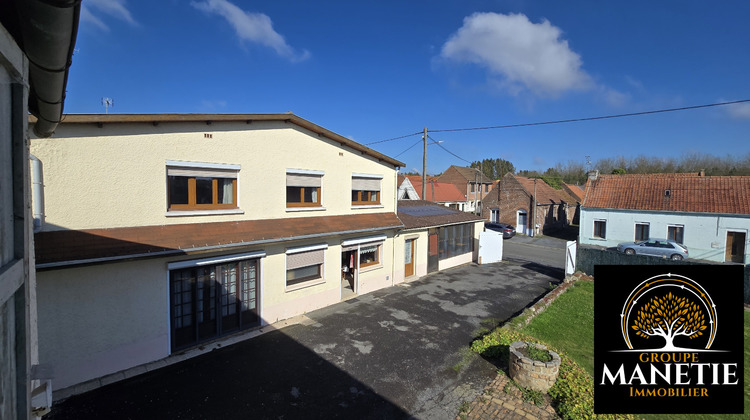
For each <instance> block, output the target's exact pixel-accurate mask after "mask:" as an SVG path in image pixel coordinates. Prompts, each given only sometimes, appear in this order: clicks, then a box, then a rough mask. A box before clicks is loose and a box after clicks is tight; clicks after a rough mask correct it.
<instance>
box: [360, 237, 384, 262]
mask: <svg viewBox="0 0 750 420" xmlns="http://www.w3.org/2000/svg"><path fill="white" fill-rule="evenodd" d="M381 246H382V244H380V243H379V244H374V245H362V246H360V248H359V266H360V267H372V266H375V265H378V264H380V249H381Z"/></svg>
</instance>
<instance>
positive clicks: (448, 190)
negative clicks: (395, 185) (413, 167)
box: [399, 175, 466, 211]
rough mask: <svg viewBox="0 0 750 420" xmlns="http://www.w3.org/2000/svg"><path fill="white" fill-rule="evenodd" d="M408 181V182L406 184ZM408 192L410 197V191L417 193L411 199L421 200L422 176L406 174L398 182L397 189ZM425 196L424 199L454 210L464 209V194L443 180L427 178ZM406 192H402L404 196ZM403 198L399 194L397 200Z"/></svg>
mask: <svg viewBox="0 0 750 420" xmlns="http://www.w3.org/2000/svg"><path fill="white" fill-rule="evenodd" d="M407 181H408V184H407ZM402 186H403V191H405V192H408V195H409V196H410V197H411V194H412V191H411V190H413V192H416V193H417V198H413V200H422V199H423V198H422V178H421V177H419V176H414V175H408V176H406V177H405V179H404V182H403V183H402V184H400V186H399V191H401V190H402ZM409 186H411V190H410V189H409ZM426 192H427V197H426V198H424V200H425V201H431V202H433V203H438V204H441V205H443V206H446V207H450V208H452V209H455V210H459V211H464V208H465V207H466V196H465V195H464V194H463V193H461V191H459V190H458V188H456V186H455V185H453V184H447V183H443V182H437V181H435V179H434V178H432V177H430V178H428V179H427V189H426ZM406 196H407V194H404V197H406ZM401 199H403V197H402V196H401V195H399V200H401Z"/></svg>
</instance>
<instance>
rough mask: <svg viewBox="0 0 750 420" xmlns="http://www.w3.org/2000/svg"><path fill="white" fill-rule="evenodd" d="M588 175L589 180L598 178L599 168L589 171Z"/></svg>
mask: <svg viewBox="0 0 750 420" xmlns="http://www.w3.org/2000/svg"><path fill="white" fill-rule="evenodd" d="M588 175H589V179H590V180H592V181H596V178H599V170H593V171H589V174H588Z"/></svg>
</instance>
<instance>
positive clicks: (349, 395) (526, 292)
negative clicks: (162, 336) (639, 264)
mask: <svg viewBox="0 0 750 420" xmlns="http://www.w3.org/2000/svg"><path fill="white" fill-rule="evenodd" d="M560 280H562V272H561V271H560V270H559V269H551V268H550V267H546V266H543V265H539V264H535V263H529V262H523V263H520V262H503V263H497V264H489V265H483V266H477V265H474V264H472V265H467V266H463V267H459V268H455V269H451V270H447V271H445V272H442V273H436V274H432V275H428V276H426V277H424V278H422V279H420V280H418V281H415V282H412V283H408V284H404V285H397V286H394V287H390V288H387V289H383V290H380V291H377V292H374V293H371V294H368V295H364V296H360V297H358V298H355V299H352V300H348V301H346V302H342V303H339V304H336V305H333V306H331V307H328V308H324V309H321V310H318V311H314V312H311V313H309V314H307V317H305V318H304V320H303V322H301V323H300V324H297V325H292V326H289V327H286V328H283V329H280V330H276V331H272V332H269V333H265V334H263V335H260V336H258V337H255V338H252V339H249V340H245V341H242V342H239V343H237V344H234V345H231V346H227V347H224V348H220V349H218V350H214V351H212V352H210V353H207V354H204V355H202V356H199V357H196V358H193V359H189V360H186V361H183V362H179V363H176V364H174V365H171V366H168V367H165V368H162V369H159V370H155V371H152V372H148V373H145V374H143V375H140V376H136V377H134V378H131V379H128V380H125V381H121V382H118V383H115V384H111V385H108V386H105V387H102V388H99V389H97V390H94V391H91V392H88V393H86V394H82V395H78V396H74V397H71V398H68V399H67V400H64V401H62V402H61V403H59V404H57V405H56V406H55V407H54V410H53V412H52V413H51V414H50V415H48V416H47V417H46V418H48V419H87V418H91V419H93V418H96V419H100V418H108V419H112V418H132V419H141V418H169V419H178V418H179V419H202V418H228V419H232V418H253V419H255V418H259V419H264V418H268V419H295V418H305V419H308V418H364V419H367V418H372V419H375V418H379V419H385V418H389V419H390V418H420V419H453V418H455V416H456V414H457V413H458V412H459V408H460V407H461V405H462V404H466V403H468V402H471V401H473V400H474V399H475V398H476V397H477V396H478V395H479V394H480V393H481V392H482V391H483V389H484V387H485V386H486V385H487V384H488V383H489V382H491V381H492V380H494V379H495V376H496V370H497V369H496V367H495V366H493V365H492V364H491V363H489V362H487V361H485V360H484V359H482V358H481V357H479V356H477V355H475V354H473V353H471V352H470V351H469V344H470V343H471V340H472V339H473V338H474V337H475V336H477V335H478V334H479V333H480V331H481V329H483V328H487V329H489V328H493V327H495V326H496V325H498V324H499V323H501V322H503V321H505V320H506V319H508V318H510V317H512V316H513V315H514V314H516V313H518V312H519V311H521V310H523V308H525V307H526V306H528V305H529V304H531V303H533V302H534V301H535V300H536V299H538V298H539V297H540V296H542V295H544V294H545V293H546V292H547V291H548V290H549V285H550V282H553V283H555V282H558V281H560Z"/></svg>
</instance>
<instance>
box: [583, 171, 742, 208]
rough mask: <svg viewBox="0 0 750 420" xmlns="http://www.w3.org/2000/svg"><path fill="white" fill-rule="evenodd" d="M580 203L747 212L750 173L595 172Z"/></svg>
mask: <svg viewBox="0 0 750 420" xmlns="http://www.w3.org/2000/svg"><path fill="white" fill-rule="evenodd" d="M666 191H669V193H668V194H667V193H666ZM583 206H584V207H589V208H609V209H630V210H652V211H674V212H698V213H725V214H750V176H698V175H695V174H624V175H599V176H598V177H597V179H596V180H591V179H590V180H589V181H588V182H587V184H586V193H585V198H584V201H583Z"/></svg>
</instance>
